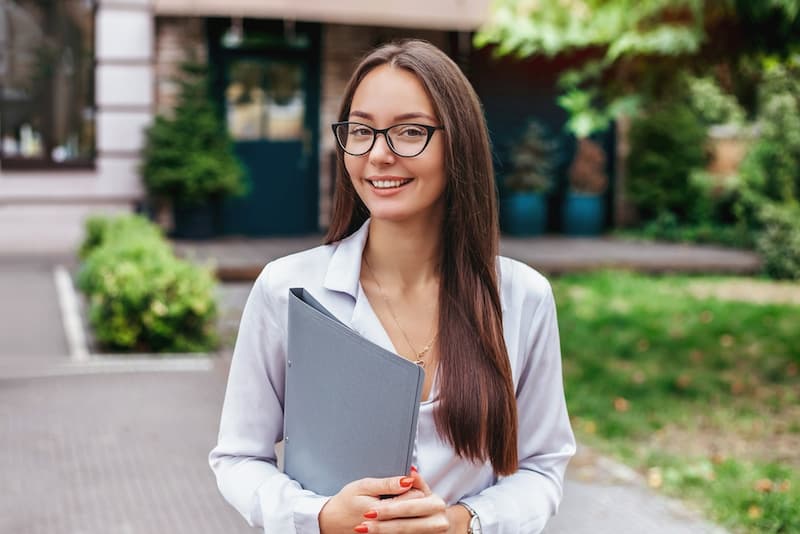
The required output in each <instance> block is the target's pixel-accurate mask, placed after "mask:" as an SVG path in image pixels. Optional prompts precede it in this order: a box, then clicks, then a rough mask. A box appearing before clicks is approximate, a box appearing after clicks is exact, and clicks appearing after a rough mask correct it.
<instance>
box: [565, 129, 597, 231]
mask: <svg viewBox="0 0 800 534" xmlns="http://www.w3.org/2000/svg"><path fill="white" fill-rule="evenodd" d="M605 168H606V155H605V152H604V151H603V149H602V147H600V145H599V144H597V142H595V141H593V140H592V139H590V138H588V137H582V138H580V139H578V148H577V150H576V151H575V157H574V159H573V160H572V163H571V164H570V166H569V170H568V171H567V175H568V178H569V189H568V191H567V194H566V197H565V199H564V209H563V212H562V214H563V217H564V220H563V223H564V232H565V233H566V234H567V235H599V234H600V233H602V231H603V227H604V225H605V219H606V210H605V195H604V193H605V191H606V188H607V187H608V175H606V172H605Z"/></svg>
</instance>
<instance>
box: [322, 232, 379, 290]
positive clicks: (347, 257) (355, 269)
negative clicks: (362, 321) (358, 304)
mask: <svg viewBox="0 0 800 534" xmlns="http://www.w3.org/2000/svg"><path fill="white" fill-rule="evenodd" d="M368 235H369V219H367V220H366V221H365V222H364V224H362V225H361V228H359V229H358V230H356V231H355V232H353V233H352V234H351V235H349V236H347V237H345V238H344V239H342V240H341V241H339V243H338V244H337V245H336V250H335V251H334V252H333V256H332V257H331V260H330V263H329V264H328V272H327V273H326V274H325V282H324V284H323V285H324V286H325V289H330V290H331V291H340V292H343V293H347V294H348V295H350V296H351V297H353V298H354V299H357V298H358V281H359V277H360V275H361V255H362V254H363V252H364V245H366V244H367V236H368Z"/></svg>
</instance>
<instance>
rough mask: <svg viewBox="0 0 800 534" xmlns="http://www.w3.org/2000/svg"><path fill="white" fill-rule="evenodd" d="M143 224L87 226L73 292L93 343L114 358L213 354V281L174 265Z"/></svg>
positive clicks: (133, 220)
mask: <svg viewBox="0 0 800 534" xmlns="http://www.w3.org/2000/svg"><path fill="white" fill-rule="evenodd" d="M145 223H146V221H144V219H141V218H137V217H133V216H124V217H120V218H117V219H105V220H103V219H93V220H91V221H90V222H89V223H88V224H87V239H86V241H85V243H84V247H83V248H84V249H86V250H88V253H87V254H86V257H85V260H84V263H83V265H82V267H81V271H80V273H79V276H78V286H79V287H80V288H81V290H82V291H84V292H85V293H86V294H87V296H88V299H89V321H90V324H91V325H92V327H93V329H94V334H95V337H96V338H97V341H98V342H99V343H100V344H101V345H102V346H103V347H105V348H107V349H110V350H117V351H143V352H194V351H206V350H209V349H211V348H213V347H214V345H215V343H216V334H215V331H214V319H215V318H216V311H217V310H216V301H215V299H214V290H215V280H214V277H213V275H212V273H211V272H210V270H209V269H206V268H200V267H197V266H195V265H192V264H190V263H188V262H186V261H183V260H180V259H178V258H176V257H175V256H174V255H173V253H172V251H171V249H170V247H169V245H168V244H167V242H166V241H165V240H164V238H163V237H161V234H160V232H159V231H158V228H157V227H156V226H155V225H152V224H150V223H146V224H145ZM148 225H149V226H148ZM132 229H138V231H131V230H132ZM90 243H91V244H94V246H93V245H90Z"/></svg>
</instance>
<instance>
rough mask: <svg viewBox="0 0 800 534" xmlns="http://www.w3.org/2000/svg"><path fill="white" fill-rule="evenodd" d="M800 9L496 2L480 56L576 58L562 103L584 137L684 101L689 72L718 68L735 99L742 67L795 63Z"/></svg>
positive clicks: (747, 0)
mask: <svg viewBox="0 0 800 534" xmlns="http://www.w3.org/2000/svg"><path fill="white" fill-rule="evenodd" d="M799 14H800V0H761V1H758V2H753V1H751V0H647V1H641V0H495V2H494V5H493V9H492V12H491V15H490V18H489V20H488V21H487V23H486V24H485V25H484V26H483V27H482V28H481V30H480V31H479V32H478V34H477V35H476V36H475V44H476V46H478V47H483V46H488V45H495V47H496V48H495V53H496V54H498V55H501V56H502V55H516V56H519V57H527V56H531V55H539V54H541V55H546V56H556V55H563V54H571V55H572V56H573V57H574V58H575V59H576V62H577V63H578V67H577V68H575V69H572V70H569V71H566V72H564V73H562V75H561V78H560V85H561V87H562V90H563V95H562V97H561V99H560V100H559V103H560V104H561V105H562V107H564V108H565V109H566V110H567V111H568V113H569V115H570V119H569V123H568V125H567V126H568V128H569V129H570V130H571V131H572V132H573V133H575V134H576V135H577V136H578V137H585V136H586V134H587V132H589V133H591V132H592V131H597V130H602V129H604V128H605V127H606V126H607V125H608V123H609V122H610V120H611V119H613V118H615V117H616V116H618V115H620V114H622V113H625V112H630V111H632V110H633V109H634V108H635V107H636V106H637V105H639V104H640V103H641V102H642V101H646V100H652V99H656V100H657V99H659V98H661V97H663V96H664V95H669V94H671V93H672V92H674V88H675V85H676V84H677V83H679V82H680V75H681V74H683V73H685V72H687V71H688V72H696V73H703V74H704V73H706V72H708V70H709V69H711V68H712V67H713V68H714V69H715V70H716V71H717V72H716V74H717V75H718V78H721V80H720V81H721V82H722V83H723V84H724V85H726V88H727V89H729V90H731V91H738V92H739V93H742V95H741V96H742V97H743V99H745V100H747V98H746V97H747V93H748V91H749V92H750V93H754V90H753V89H752V84H749V85H748V84H746V83H745V84H738V86H737V82H738V80H737V79H736V78H737V76H739V74H740V73H741V72H742V71H744V73H745V74H748V72H747V69H739V68H738V67H739V63H740V62H741V61H746V60H747V59H748V58H752V57H754V56H759V55H763V54H778V55H786V54H787V53H789V52H790V51H791V50H792V49H793V48H795V47H797V45H798V43H800V17H799V16H798V15H799Z"/></svg>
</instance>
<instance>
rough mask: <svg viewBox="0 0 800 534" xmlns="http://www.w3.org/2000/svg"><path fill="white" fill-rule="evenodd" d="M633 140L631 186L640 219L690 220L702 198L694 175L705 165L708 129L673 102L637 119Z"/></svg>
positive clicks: (632, 127) (686, 106) (629, 163)
mask: <svg viewBox="0 0 800 534" xmlns="http://www.w3.org/2000/svg"><path fill="white" fill-rule="evenodd" d="M630 141H631V152H630V156H629V159H628V178H627V186H628V193H629V196H630V199H631V201H632V203H633V204H634V206H635V207H636V209H637V211H638V212H639V215H640V216H641V217H642V218H643V219H644V220H652V219H654V218H655V217H657V216H658V215H659V214H661V213H664V212H670V213H673V214H674V215H675V216H676V217H677V218H678V219H679V220H680V221H685V220H686V219H688V217H689V215H690V213H691V212H692V209H693V206H694V203H695V200H696V199H697V196H698V192H697V191H696V189H695V187H693V184H692V183H691V180H690V176H691V173H692V171H693V170H694V169H697V168H701V167H704V166H705V164H706V161H707V154H706V151H705V148H704V146H705V141H706V129H705V127H704V126H703V125H702V123H701V122H700V121H699V120H698V119H697V118H696V117H695V116H694V114H693V113H692V111H691V109H690V108H689V106H688V105H686V104H683V103H681V102H672V103H668V104H663V105H659V106H657V107H655V108H654V109H652V110H651V111H650V112H649V113H647V114H646V115H644V116H642V117H640V118H639V119H637V120H635V121H634V122H633V124H632V125H631V131H630Z"/></svg>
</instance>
